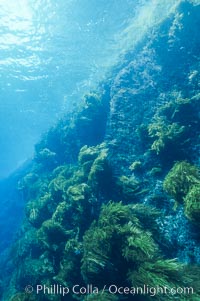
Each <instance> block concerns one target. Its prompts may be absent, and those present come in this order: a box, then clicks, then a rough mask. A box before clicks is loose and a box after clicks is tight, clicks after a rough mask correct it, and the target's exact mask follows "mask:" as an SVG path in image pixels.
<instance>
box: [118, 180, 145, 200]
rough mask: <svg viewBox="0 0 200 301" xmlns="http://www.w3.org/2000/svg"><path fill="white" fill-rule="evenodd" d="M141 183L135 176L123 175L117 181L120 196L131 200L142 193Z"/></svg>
mask: <svg viewBox="0 0 200 301" xmlns="http://www.w3.org/2000/svg"><path fill="white" fill-rule="evenodd" d="M140 188H141V183H140V182H139V181H138V180H137V179H136V178H135V177H134V176H131V177H127V176H121V177H119V178H118V179H117V181H116V190H117V193H118V198H119V199H122V200H124V201H125V202H130V201H132V200H135V199H136V198H137V194H138V193H140Z"/></svg>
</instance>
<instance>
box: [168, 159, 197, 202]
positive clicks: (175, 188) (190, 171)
mask: <svg viewBox="0 0 200 301" xmlns="http://www.w3.org/2000/svg"><path fill="white" fill-rule="evenodd" d="M199 183H200V176H199V170H198V168H197V167H196V166H195V165H192V164H190V163H189V162H187V161H181V162H176V163H175V164H174V166H173V167H172V169H171V170H170V171H169V173H168V174H167V176H166V177H165V179H164V182H163V188H164V190H165V191H166V192H167V193H169V194H170V195H171V196H172V197H173V198H174V199H175V200H176V202H178V203H182V202H183V199H184V197H185V196H186V195H187V193H188V192H189V190H190V189H191V187H192V186H193V185H196V184H199Z"/></svg>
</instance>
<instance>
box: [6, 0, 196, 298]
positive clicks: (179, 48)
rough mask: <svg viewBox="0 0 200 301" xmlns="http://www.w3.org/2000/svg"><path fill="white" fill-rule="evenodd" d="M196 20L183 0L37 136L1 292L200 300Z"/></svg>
mask: <svg viewBox="0 0 200 301" xmlns="http://www.w3.org/2000/svg"><path fill="white" fill-rule="evenodd" d="M199 28H200V6H199V5H195V4H194V3H193V2H190V1H184V2H183V3H181V4H180V6H179V7H178V8H177V10H176V12H175V13H174V14H172V15H171V16H170V17H169V18H168V19H167V20H165V21H164V22H163V23H162V24H159V25H158V26H157V28H154V32H151V33H148V36H146V37H145V38H144V39H143V40H142V41H141V43H140V45H138V46H137V49H134V50H132V51H131V50H130V51H128V52H127V53H126V54H125V55H124V56H123V58H122V60H121V63H120V64H118V65H117V66H115V67H114V68H113V69H112V71H111V72H110V73H109V74H108V76H107V79H106V80H105V81H103V82H101V83H99V86H98V87H97V88H96V90H95V91H89V92H88V94H86V95H85V96H84V97H83V101H82V105H81V106H80V107H79V110H78V111H76V112H73V113H71V114H68V115H67V116H66V117H65V118H63V119H62V120H61V121H60V122H59V123H58V124H57V125H56V126H54V127H53V128H51V129H50V130H49V131H48V132H47V133H46V134H45V135H44V137H43V138H42V140H41V141H40V142H39V143H38V144H37V145H36V147H35V156H34V159H33V161H32V163H31V164H30V165H29V166H28V167H26V169H25V172H24V174H25V175H24V176H23V177H22V178H21V179H19V181H18V190H19V191H20V193H22V194H23V197H24V200H25V203H26V205H25V218H24V221H23V223H22V225H21V228H20V231H19V234H18V237H17V239H16V241H15V243H14V244H13V246H12V248H11V250H10V255H9V256H10V257H9V258H11V259H10V260H9V264H8V266H7V267H6V268H5V273H6V275H7V276H6V277H5V278H2V280H1V288H2V290H1V292H2V300H10V301H19V300H20V301H23V300H24V301H31V300H41V301H48V300H55V301H61V300H69V301H70V300H99V301H100V300H106V301H109V300H110V301H112V300H113V301H117V300H151V299H152V296H153V295H152V294H151V295H150V294H144V292H143V293H141V292H140V293H138V294H136V293H135V294H133V292H132V293H129V294H128V293H127V294H125V293H123V294H121V293H120V292H116V293H110V291H109V290H108V287H109V288H110V287H111V286H112V285H115V286H116V287H121V286H122V287H124V288H125V287H127V288H131V287H132V288H133V287H136V286H137V287H143V286H144V285H148V286H149V287H152V288H153V287H157V286H159V287H160V288H166V287H167V288H168V289H169V290H170V289H171V290H172V289H174V288H176V287H192V288H193V289H194V292H193V294H188V295H185V294H179V295H178V300H191V301H195V300H196V301H197V300H199V299H200V292H199V287H200V283H199V279H200V268H199V264H200V237H199V224H200V200H199V195H200V175H199V165H200V162H199V153H200V141H199V138H200V86H199V79H200V73H199V72H200V69H199V67H200V61H199V49H200V36H199ZM188 41H189V42H188ZM175 258H176V259H175ZM89 284H91V285H93V289H92V288H89V289H86V290H85V291H84V290H83V291H84V293H83V294H81V293H80V292H79V293H78V292H77V291H76V288H74V286H75V285H78V286H80V287H86V286H87V285H89ZM28 285H29V287H27V286H28ZM38 285H40V286H46V287H48V288H49V289H50V288H51V289H52V291H51V292H50V293H44V292H40V294H39V293H38V292H37V291H36V290H35V288H36V287H37V286H38ZM105 285H106V287H105ZM64 287H65V288H70V289H69V292H68V291H66V294H67V297H66V296H64V295H63V294H62V291H60V290H59V291H57V294H55V289H61V288H64ZM25 288H26V290H27V291H26V292H24V289H25ZM72 288H74V290H75V291H74V290H73V289H72ZM29 289H33V292H32V291H31V292H32V294H29V293H27V292H30V291H28V290H29ZM111 289H115V287H112V288H111ZM52 292H54V293H52ZM58 292H60V293H58ZM66 298H67V299H66ZM153 298H154V299H155V300H166V298H167V300H175V298H177V296H176V297H175V296H174V294H172V293H171V294H168V295H167V297H166V294H164V293H158V294H155V295H154V296H153Z"/></svg>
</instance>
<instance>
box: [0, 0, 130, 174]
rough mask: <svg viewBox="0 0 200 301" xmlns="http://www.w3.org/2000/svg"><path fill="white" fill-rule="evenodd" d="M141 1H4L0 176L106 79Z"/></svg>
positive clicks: (1, 18)
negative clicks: (119, 36)
mask: <svg viewBox="0 0 200 301" xmlns="http://www.w3.org/2000/svg"><path fill="white" fill-rule="evenodd" d="M135 3H136V2H135V1H133V0H115V1H104V0H101V1H96V0H73V1H71V0H67V1H66V0H62V1H56V2H55V1H47V0H46V1H44V0H43V1H31V0H19V1H14V0H11V1H1V3H0V30H1V34H0V95H1V97H0V178H1V177H5V176H7V175H8V174H9V173H10V172H11V171H12V170H14V169H15V168H16V167H18V166H20V165H21V164H22V162H23V161H24V160H26V159H27V158H28V157H30V156H31V155H32V153H33V145H34V143H35V142H36V141H38V139H39V137H40V135H41V133H43V132H44V131H45V130H46V129H47V128H49V126H50V125H51V124H53V123H54V122H55V121H56V120H57V119H58V118H59V117H60V116H61V115H62V114H63V112H66V110H68V109H69V108H70V107H72V106H73V105H74V104H75V103H77V102H78V101H79V99H80V95H82V94H83V92H84V91H88V90H89V89H90V88H91V87H92V86H93V85H94V84H95V80H99V79H100V78H101V77H102V76H103V74H104V72H105V70H106V69H107V67H108V66H109V65H111V64H112V63H113V59H114V57H115V54H116V53H117V38H116V36H117V34H118V33H119V32H121V31H122V30H123V29H124V28H126V27H127V25H128V22H129V19H130V18H131V17H133V14H134V8H135Z"/></svg>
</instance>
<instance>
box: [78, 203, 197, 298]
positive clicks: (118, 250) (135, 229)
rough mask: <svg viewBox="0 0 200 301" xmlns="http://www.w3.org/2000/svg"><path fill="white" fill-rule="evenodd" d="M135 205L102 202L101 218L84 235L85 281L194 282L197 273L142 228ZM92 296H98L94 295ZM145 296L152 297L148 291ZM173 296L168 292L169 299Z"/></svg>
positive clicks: (134, 283) (171, 284)
mask: <svg viewBox="0 0 200 301" xmlns="http://www.w3.org/2000/svg"><path fill="white" fill-rule="evenodd" d="M134 209H135V208H134V207H131V206H129V205H123V204H122V203H121V202H120V203H112V202H109V203H108V204H106V205H103V206H102V210H101V213H100V216H99V219H98V221H97V222H93V224H92V225H91V227H90V228H89V230H88V231H86V233H85V235H84V238H83V252H84V253H83V259H82V266H81V271H82V275H83V279H84V280H85V282H86V283H89V282H90V281H92V283H94V285H95V284H97V283H98V285H99V286H101V285H102V284H103V283H104V279H105V277H106V280H107V285H109V284H111V283H113V282H114V283H122V281H123V283H124V285H127V286H130V285H132V286H133V287H136V286H139V287H143V286H144V284H148V285H149V286H150V287H157V286H160V287H161V288H164V287H168V288H169V289H170V288H173V287H177V286H180V285H181V284H182V285H185V284H186V283H187V284H190V285H191V286H192V284H191V283H194V278H195V277H194V275H190V276H191V277H190V276H188V275H187V274H185V273H184V270H185V265H183V264H180V263H179V262H177V261H176V260H175V259H164V258H162V256H161V254H160V251H159V247H158V245H157V244H156V243H155V241H154V237H153V235H152V233H151V232H149V231H147V230H146V229H144V228H143V226H142V224H141V222H140V220H139V218H138V217H139V216H138V217H137V216H136V214H135V212H134ZM137 214H138V213H137ZM146 218H147V219H148V217H146ZM140 294H141V295H142V292H139V295H140ZM165 297H166V295H162V294H159V293H157V294H155V296H154V298H155V300H165V299H164V298H165ZM91 298H94V300H96V299H95V296H93V297H91ZM143 298H144V299H142V300H149V297H148V296H146V295H143ZM173 298H174V296H172V295H170V296H169V300H173ZM92 300H93V299H92ZM111 300H112V299H111ZM189 300H190V299H189ZM191 300H192V299H191Z"/></svg>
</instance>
